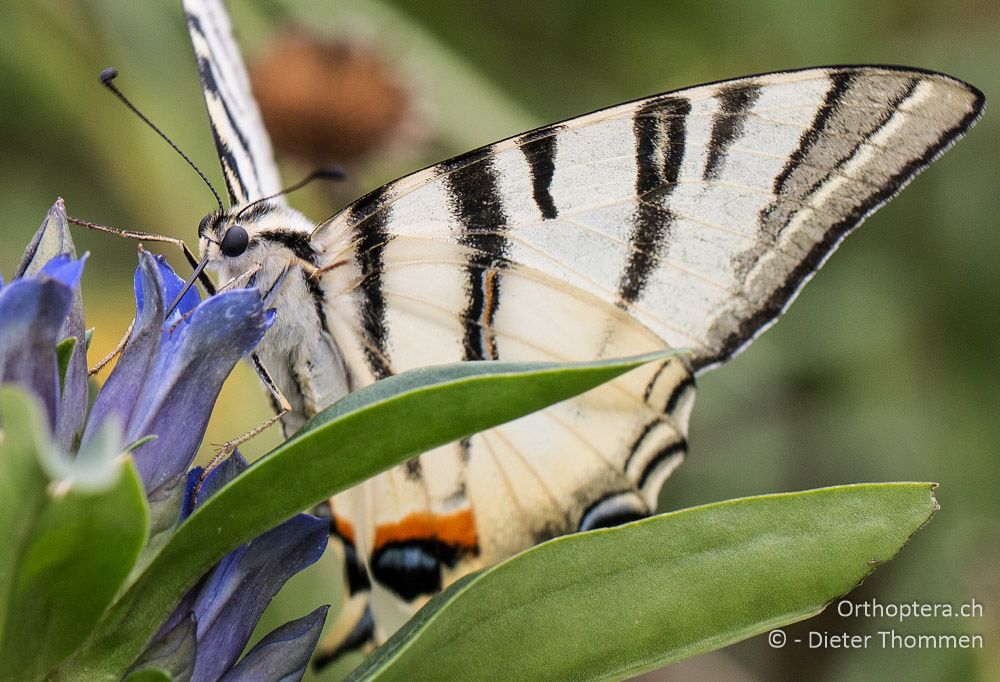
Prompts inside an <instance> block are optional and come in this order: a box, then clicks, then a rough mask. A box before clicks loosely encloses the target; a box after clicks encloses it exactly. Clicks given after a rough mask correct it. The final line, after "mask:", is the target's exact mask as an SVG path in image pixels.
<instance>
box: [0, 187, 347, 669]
mask: <svg viewBox="0 0 1000 682" xmlns="http://www.w3.org/2000/svg"><path fill="white" fill-rule="evenodd" d="M85 261H86V256H84V257H83V258H79V259H78V258H76V255H75V251H74V248H73V244H72V240H71V239H70V236H69V231H68V228H67V220H66V212H65V208H64V206H63V203H62V200H58V201H57V202H56V203H55V205H54V206H53V207H52V209H51V210H50V211H49V213H48V215H47V216H46V219H45V222H43V223H42V226H41V228H40V229H39V230H38V232H37V233H36V234H35V237H34V239H33V240H32V242H31V244H30V245H29V247H28V250H27V251H26V253H25V255H24V258H23V259H22V261H21V264H20V265H19V266H18V268H17V271H16V273H15V279H14V280H13V281H11V282H10V283H8V284H6V285H4V284H3V281H2V279H0V383H8V382H9V383H15V384H19V385H21V386H22V387H25V388H27V389H28V390H30V391H31V392H32V393H34V394H35V395H36V396H37V397H38V398H39V399H40V401H41V403H42V405H43V406H44V409H45V412H46V416H47V418H48V423H49V426H50V428H51V430H52V433H53V434H54V441H55V444H56V445H57V446H58V448H59V449H60V450H61V451H62V452H63V453H65V454H66V455H67V456H70V457H72V456H73V453H74V452H75V451H78V450H79V451H81V452H82V451H83V450H85V449H86V448H87V447H88V445H89V444H90V443H92V442H94V441H97V440H99V439H100V438H101V437H102V435H101V434H102V433H107V428H108V427H111V428H113V429H116V430H118V429H120V430H121V431H122V440H121V442H122V443H129V442H131V443H137V442H139V441H142V439H147V440H145V441H143V442H141V444H139V445H137V446H133V447H132V450H133V452H132V454H133V457H134V460H135V463H136V467H137V469H138V471H139V474H140V476H141V478H142V482H143V485H144V486H145V488H146V490H147V496H148V498H149V506H150V516H151V532H150V539H149V541H148V543H147V551H146V554H147V555H150V554H154V553H155V549H156V548H157V547H158V543H159V542H161V540H162V539H163V538H165V537H168V536H169V535H170V533H172V531H173V529H174V528H175V527H176V526H177V524H178V523H180V522H181V521H183V519H184V518H186V516H187V515H188V514H190V512H191V511H192V510H193V509H194V508H195V507H196V506H197V504H198V503H199V502H200V501H204V500H205V499H207V498H208V497H209V496H211V494H212V493H213V492H214V491H215V490H217V489H218V488H220V487H221V486H222V485H223V484H224V483H226V482H228V481H230V480H232V478H233V477H235V476H236V475H237V474H238V473H239V472H240V471H242V470H243V469H245V468H246V466H247V464H246V461H245V460H243V458H242V457H241V456H240V455H239V453H234V454H233V455H232V456H231V457H230V458H229V459H227V460H226V461H225V462H224V463H223V464H222V465H221V466H219V467H218V468H216V469H214V470H212V471H211V472H209V473H208V474H207V475H204V480H203V481H202V482H201V486H200V492H199V494H198V495H197V496H196V495H193V494H192V491H193V490H194V487H195V482H196V481H198V480H199V479H200V478H201V477H202V476H203V473H204V472H202V470H201V469H194V470H192V471H190V472H189V471H188V468H189V467H190V466H191V462H192V461H193V459H194V456H195V454H196V453H197V450H198V446H199V445H200V443H201V440H202V438H203V437H204V434H205V429H206V427H207V425H208V419H209V416H210V414H211V411H212V407H213V406H214V404H215V401H216V399H217V397H218V394H219V391H220V389H221V388H222V384H223V382H224V381H225V379H226V377H227V376H228V375H229V373H230V372H231V371H232V369H233V367H234V366H235V365H236V363H237V362H238V361H239V360H240V359H241V358H243V357H245V356H247V355H248V354H249V353H250V352H251V351H252V350H253V349H254V348H255V347H256V345H257V344H258V342H259V341H260V340H261V338H263V336H264V333H265V332H266V331H267V329H268V328H269V327H270V326H271V324H272V323H273V321H274V312H273V311H269V310H267V309H266V305H265V302H264V301H262V300H261V295H260V292H259V291H258V290H257V289H237V290H234V291H226V292H223V293H219V294H217V295H215V296H212V297H211V298H209V299H208V300H206V301H201V300H200V296H199V295H198V292H197V291H196V290H195V289H194V288H192V289H190V290H189V291H188V292H187V293H186V294H185V295H184V296H183V297H182V299H181V300H180V303H179V304H178V305H177V306H176V308H175V310H174V311H172V312H171V314H170V316H169V317H167V316H166V315H165V312H166V307H167V305H169V303H170V302H171V301H173V300H174V298H175V297H176V295H177V294H178V293H179V292H180V289H181V287H182V286H183V281H182V280H181V279H180V278H179V277H178V276H177V275H176V274H175V273H174V272H173V270H171V269H170V266H169V265H168V264H167V263H166V261H165V260H164V259H163V257H161V256H154V255H152V254H150V253H148V252H146V251H143V250H142V249H140V251H139V267H138V269H137V270H136V274H135V298H136V315H135V322H134V324H133V327H132V330H131V333H130V335H129V339H128V343H127V345H126V346H125V349H124V351H123V352H122V354H121V356H120V358H119V360H118V363H117V364H116V366H115V368H114V370H113V371H112V372H111V374H110V376H109V377H108V379H107V381H106V382H105V384H104V386H103V387H102V389H101V391H100V392H99V394H98V396H97V398H96V401H95V402H94V405H93V407H92V409H91V410H90V414H89V417H88V415H87V396H88V378H87V366H86V341H87V334H86V332H85V328H84V324H83V309H82V297H81V295H80V288H79V283H80V277H81V274H82V272H83V267H84V263H85ZM150 436H155V438H153V439H152V440H148V437H150ZM196 498H197V499H196ZM328 531H329V522H328V521H327V520H325V519H320V518H317V517H313V516H309V515H307V514H300V515H298V516H296V517H294V518H292V519H290V520H289V521H287V522H285V523H284V524H282V525H280V526H278V527H276V528H274V529H272V530H271V531H269V532H267V533H265V534H263V535H261V536H259V537H257V538H255V539H254V540H252V541H251V542H249V543H247V544H246V545H243V546H242V547H240V548H238V549H237V550H235V551H234V552H232V553H230V554H229V555H227V556H226V557H224V558H223V559H222V561H221V562H220V563H219V564H218V565H217V566H216V567H215V568H214V569H213V570H212V571H211V572H209V574H208V575H206V576H205V577H204V578H203V579H202V581H201V582H200V583H199V584H198V585H197V586H196V587H195V588H193V589H192V590H191V591H190V592H189V594H188V595H187V596H186V597H185V599H184V600H183V601H182V603H181V604H180V605H179V606H178V608H177V609H176V610H175V612H174V614H173V615H172V616H171V617H170V619H168V621H167V622H166V623H165V624H164V625H163V627H162V628H161V630H160V633H159V634H158V635H157V637H156V638H155V639H154V641H153V642H152V644H151V645H150V646H149V647H148V648H147V650H146V652H145V654H144V655H143V656H142V657H141V658H140V660H139V661H138V662H137V663H136V666H135V667H136V668H141V667H145V666H147V665H156V666H158V667H162V668H165V669H168V670H171V672H174V673H175V675H177V676H178V677H190V678H191V679H194V680H211V681H214V680H220V679H224V680H230V681H231V680H270V679H281V680H293V679H298V678H300V677H301V676H302V673H303V671H304V670H305V666H306V665H307V663H308V660H309V657H310V656H311V654H312V651H313V649H314V648H315V645H316V641H317V640H318V638H319V634H320V630H321V629H322V627H323V622H324V620H325V616H326V608H327V607H325V606H324V607H321V608H319V609H317V610H315V611H313V612H312V613H310V614H309V615H307V616H305V617H303V618H300V619H298V620H296V621H292V622H291V623H288V624H286V625H284V626H282V627H280V628H278V629H277V630H275V631H274V632H272V633H271V634H270V635H268V636H267V637H265V638H264V639H263V640H261V641H260V643H258V644H257V645H256V646H255V647H254V648H253V649H252V650H251V651H250V652H248V653H247V655H246V656H244V657H243V658H242V660H239V657H240V654H241V653H242V651H243V649H244V648H245V646H246V644H247V642H248V641H249V638H250V636H251V634H252V631H253V629H254V627H255V625H256V623H257V621H258V619H259V618H260V615H261V613H263V610H264V608H265V607H266V606H267V604H268V603H269V602H270V600H271V598H272V597H273V596H274V595H275V594H276V593H277V591H278V590H279V589H280V588H281V586H282V585H284V583H285V582H286V581H287V580H288V578H290V577H291V576H292V575H294V574H295V573H297V572H299V571H301V570H303V569H304V568H306V567H307V566H309V565H311V564H312V563H314V562H315V561H316V560H318V559H319V557H320V555H321V554H322V552H323V550H324V548H325V547H326V542H327V537H328ZM142 560H143V559H142V558H140V561H142Z"/></svg>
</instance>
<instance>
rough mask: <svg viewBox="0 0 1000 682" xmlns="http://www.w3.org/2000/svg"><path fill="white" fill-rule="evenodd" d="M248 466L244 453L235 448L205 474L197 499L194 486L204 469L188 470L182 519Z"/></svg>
mask: <svg viewBox="0 0 1000 682" xmlns="http://www.w3.org/2000/svg"><path fill="white" fill-rule="evenodd" d="M248 466H250V465H249V464H248V463H247V461H246V459H244V458H243V455H241V454H240V451H239V450H234V451H233V453H232V454H231V455H229V457H227V458H226V459H225V460H223V461H222V463H221V464H219V466H217V467H215V468H214V469H212V470H211V471H209V472H208V475H207V476H205V480H204V481H202V482H201V488H200V489H199V491H198V497H197V499H195V496H194V487H195V486H196V485H197V484H198V479H199V478H201V475H202V472H203V471H204V469H203V468H202V467H195V468H194V469H191V471H189V472H188V476H187V488H186V489H185V491H184V504H183V506H182V507H181V520H182V521H183V520H184V519H186V518H187V517H188V516H190V515H191V512H193V511H194V509H195V507H197V506H199V505H201V504H203V503H204V502H205V500H207V499H208V498H210V497H211V496H212V495H214V494H215V491H216V490H218V489H219V488H221V487H222V486H224V485H226V484H227V483H229V482H230V481H231V480H233V479H234V478H236V477H237V476H238V475H239V474H240V472H242V471H244V470H245V469H246V468H247V467H248Z"/></svg>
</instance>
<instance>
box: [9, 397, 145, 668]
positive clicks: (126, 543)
mask: <svg viewBox="0 0 1000 682" xmlns="http://www.w3.org/2000/svg"><path fill="white" fill-rule="evenodd" d="M40 410H41V408H40V406H39V405H38V404H37V401H36V400H35V399H34V398H33V397H32V396H30V395H29V394H27V393H26V392H24V391H22V390H20V389H15V388H12V387H5V388H2V389H0V413H2V415H3V426H4V431H3V440H2V441H0V546H2V547H4V551H3V552H0V557H2V558H0V679H19V680H20V679H36V678H40V677H41V676H42V675H44V673H45V672H46V671H48V670H49V669H50V668H51V667H52V666H54V665H55V664H57V663H58V662H59V661H60V660H61V659H62V658H64V657H65V656H67V655H69V654H70V653H71V652H72V651H73V649H75V648H76V647H77V646H79V644H80V643H81V642H83V641H84V639H85V638H86V637H87V635H88V634H89V633H90V631H91V629H92V628H93V626H94V625H95V624H96V623H97V622H98V621H99V620H100V618H101V616H102V615H103V614H104V612H105V610H106V609H107V607H108V606H109V605H110V604H111V602H112V600H113V598H114V596H115V594H116V593H117V592H118V589H119V587H120V586H121V584H122V582H123V581H124V579H125V577H126V576H127V575H128V572H129V569H130V568H131V566H132V564H133V562H134V561H135V559H136V557H137V556H138V553H139V549H140V547H141V546H142V543H143V540H144V538H145V535H146V511H145V498H144V494H143V490H142V484H141V483H140V481H139V477H138V475H137V473H136V471H135V468H134V467H133V466H132V464H131V461H130V460H127V459H125V458H122V457H119V456H118V454H119V452H120V448H119V446H120V439H119V441H117V442H116V441H115V440H114V439H113V438H111V437H109V436H107V435H106V434H102V435H100V436H99V437H98V438H95V442H94V444H93V446H92V447H90V448H88V450H87V451H86V452H81V453H80V454H79V455H78V458H77V459H76V460H69V459H68V458H66V457H65V455H62V453H57V452H55V451H54V450H53V446H52V444H51V442H50V440H49V434H48V430H47V428H46V426H45V423H44V420H43V419H42V417H41V411H40Z"/></svg>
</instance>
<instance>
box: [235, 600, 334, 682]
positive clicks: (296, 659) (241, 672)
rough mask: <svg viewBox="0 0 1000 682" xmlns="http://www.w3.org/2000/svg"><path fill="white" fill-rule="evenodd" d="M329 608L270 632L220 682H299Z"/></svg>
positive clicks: (316, 611) (318, 610) (320, 609)
mask: <svg viewBox="0 0 1000 682" xmlns="http://www.w3.org/2000/svg"><path fill="white" fill-rule="evenodd" d="M329 608H330V607H329V606H321V607H319V608H318V609H316V610H315V611H313V612H312V613H310V614H308V615H306V616H303V617H302V618H298V619H296V620H293V621H291V622H289V623H285V624H284V625H282V626H281V627H279V628H276V629H275V630H272V631H271V632H270V633H269V634H268V635H267V636H266V637H264V638H263V639H262V640H260V641H259V642H258V643H257V644H256V645H255V646H254V648H253V649H251V650H250V651H248V652H247V655H246V656H244V657H243V660H241V661H240V662H239V663H238V664H236V666H235V667H233V668H232V669H231V670H230V671H229V672H227V673H226V674H225V675H223V676H222V678H221V680H220V681H219V682H294V681H297V680H300V679H302V675H303V674H305V671H306V666H308V665H309V659H310V658H312V654H313V651H314V650H315V649H316V642H317V641H319V635H320V633H321V632H322V631H323V623H324V621H325V620H326V612H327V609H329Z"/></svg>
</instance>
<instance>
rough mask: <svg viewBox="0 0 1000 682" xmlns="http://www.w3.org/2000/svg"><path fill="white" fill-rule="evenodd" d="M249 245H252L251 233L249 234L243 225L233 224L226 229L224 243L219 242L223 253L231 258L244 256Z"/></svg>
mask: <svg viewBox="0 0 1000 682" xmlns="http://www.w3.org/2000/svg"><path fill="white" fill-rule="evenodd" d="M248 246H250V235H249V234H247V231H246V230H245V229H244V228H243V226H242V225H233V226H231V227H230V228H229V229H228V230H226V234H225V236H223V237H222V243H221V244H219V248H220V249H221V250H222V255H223V256H228V257H230V258H235V257H236V256H242V255H243V254H244V253H245V252H246V250H247V247H248Z"/></svg>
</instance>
